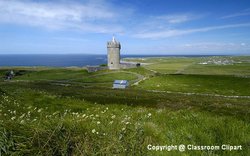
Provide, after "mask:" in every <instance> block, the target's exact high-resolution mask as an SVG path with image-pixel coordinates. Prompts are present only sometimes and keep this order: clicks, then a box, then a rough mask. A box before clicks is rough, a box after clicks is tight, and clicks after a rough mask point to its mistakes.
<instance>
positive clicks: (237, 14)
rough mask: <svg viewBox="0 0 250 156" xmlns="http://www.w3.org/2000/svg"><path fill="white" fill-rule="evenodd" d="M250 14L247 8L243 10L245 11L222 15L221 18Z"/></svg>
mask: <svg viewBox="0 0 250 156" xmlns="http://www.w3.org/2000/svg"><path fill="white" fill-rule="evenodd" d="M249 15H250V10H249V9H246V10H243V11H241V12H238V13H234V14H230V15H226V16H223V17H221V19H227V18H235V17H241V16H249Z"/></svg>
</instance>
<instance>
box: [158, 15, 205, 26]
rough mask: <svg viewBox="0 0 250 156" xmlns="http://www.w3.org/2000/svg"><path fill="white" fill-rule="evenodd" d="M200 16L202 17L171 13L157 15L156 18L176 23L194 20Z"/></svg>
mask: <svg viewBox="0 0 250 156" xmlns="http://www.w3.org/2000/svg"><path fill="white" fill-rule="evenodd" d="M201 17H202V16H201V15H194V14H173V15H163V16H158V17H156V18H158V19H161V20H164V21H166V22H167V23H170V24H177V23H183V22H188V21H191V20H195V19H198V18H201Z"/></svg>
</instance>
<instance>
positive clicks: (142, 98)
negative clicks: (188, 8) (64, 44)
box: [0, 57, 250, 156]
mask: <svg viewBox="0 0 250 156" xmlns="http://www.w3.org/2000/svg"><path fill="white" fill-rule="evenodd" d="M211 59H213V58H172V59H171V58H150V59H144V60H143V59H137V60H136V61H137V62H138V61H141V62H144V63H151V64H148V65H146V66H143V67H140V68H133V69H126V70H121V71H115V72H113V71H99V72H96V73H88V72H86V70H85V69H82V68H67V69H66V68H35V69H34V68H25V67H23V68H15V67H13V68H7V67H5V68H2V69H1V70H0V74H1V75H2V76H4V74H5V73H6V72H7V71H8V70H10V69H13V70H14V71H15V72H19V73H20V75H18V76H16V77H14V79H13V80H10V81H4V80H3V79H2V80H1V81H0V129H1V130H0V132H1V133H0V147H1V148H0V155H225V156H227V155H232V156H235V155H249V154H250V117H249V116H250V109H249V108H250V107H249V106H250V98H249V96H250V92H249V90H248V89H247V88H249V87H250V81H249V77H248V74H249V71H248V70H247V69H248V66H247V65H249V64H250V62H248V60H250V58H249V57H232V58H229V57H222V58H217V57H216V58H214V59H216V60H218V59H221V60H228V59H230V60H233V61H231V62H230V61H229V63H228V62H227V61H226V63H228V64H226V65H220V64H214V62H212V63H211V64H199V63H204V62H207V61H209V60H211ZM132 61H135V60H134V59H132ZM182 62H183V63H182ZM232 62H233V63H232ZM239 62H241V63H239ZM208 66H216V67H213V68H217V69H218V68H222V67H223V68H225V70H223V71H224V73H221V72H217V71H218V70H217V69H216V72H214V71H213V70H211V71H207V72H203V70H207V67H208ZM229 66H234V67H233V68H226V67H229ZM221 70H222V69H221ZM244 70H247V72H244V73H243V72H242V71H244ZM191 71H192V72H191ZM201 71H202V72H201ZM114 79H128V80H130V81H140V82H139V83H138V84H137V85H133V86H130V87H129V88H128V89H126V90H114V89H112V81H113V80H114ZM191 92H192V93H195V94H188V93H191ZM215 95H221V96H215ZM224 95H225V96H224ZM228 96H238V97H228ZM180 144H184V145H188V144H193V145H218V146H221V145H223V144H227V145H242V148H243V150H241V151H228V150H226V151H223V150H216V151H208V150H204V151H189V150H186V151H185V152H180V151H178V150H173V151H153V150H148V149H147V146H148V145H180Z"/></svg>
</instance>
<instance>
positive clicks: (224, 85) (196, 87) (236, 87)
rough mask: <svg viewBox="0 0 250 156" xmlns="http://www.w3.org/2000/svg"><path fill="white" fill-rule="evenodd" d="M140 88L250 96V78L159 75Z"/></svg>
mask: <svg viewBox="0 0 250 156" xmlns="http://www.w3.org/2000/svg"><path fill="white" fill-rule="evenodd" d="M138 88H141V89H148V90H163V91H173V92H185V93H207V94H219V95H232V96H233V95H244V96H250V91H249V90H248V89H246V88H250V81H249V78H242V77H234V76H221V75H220V76H219V75H159V76H155V77H153V78H150V79H147V80H145V81H143V82H142V83H141V84H140V85H139V86H138Z"/></svg>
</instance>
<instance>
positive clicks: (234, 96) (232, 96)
mask: <svg viewBox="0 0 250 156" xmlns="http://www.w3.org/2000/svg"><path fill="white" fill-rule="evenodd" d="M147 91H149V92H154V93H170V94H179V95H199V96H214V97H224V98H247V99H250V96H238V95H219V94H206V93H185V92H172V91H162V90H147Z"/></svg>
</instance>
